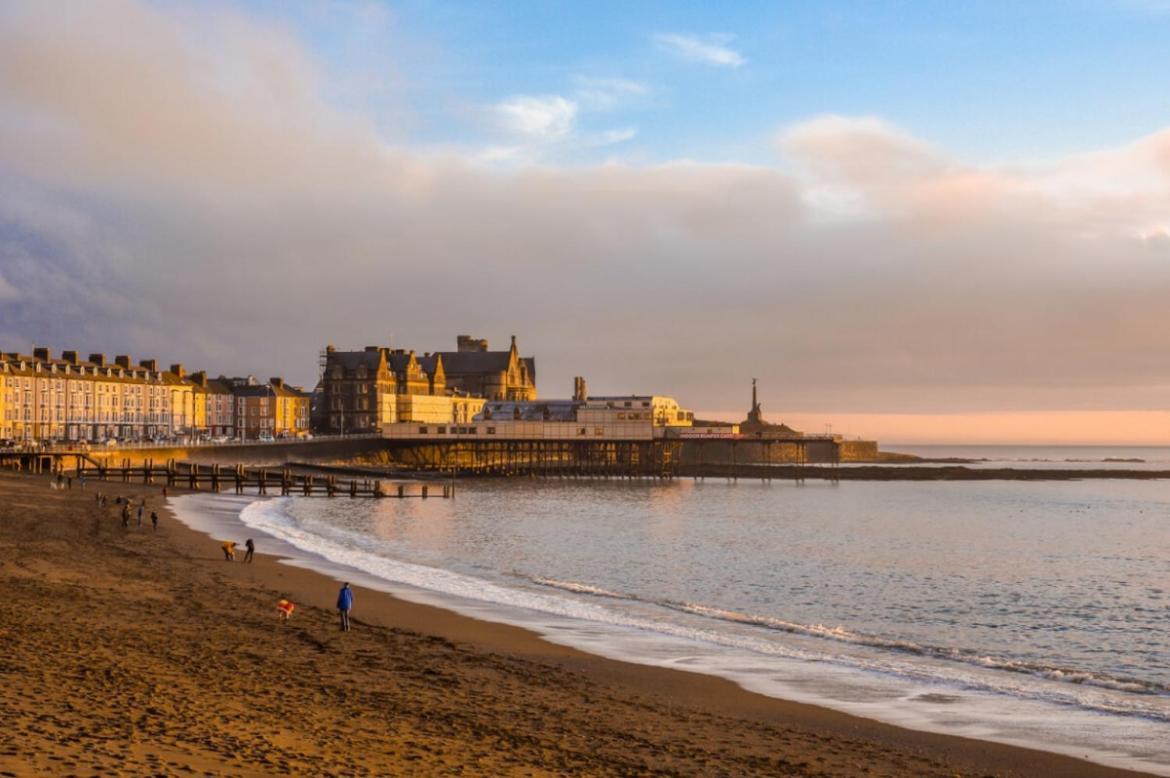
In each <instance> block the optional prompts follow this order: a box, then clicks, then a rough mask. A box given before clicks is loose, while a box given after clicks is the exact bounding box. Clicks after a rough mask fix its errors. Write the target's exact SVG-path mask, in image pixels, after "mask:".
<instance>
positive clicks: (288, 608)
mask: <svg viewBox="0 0 1170 778" xmlns="http://www.w3.org/2000/svg"><path fill="white" fill-rule="evenodd" d="M296 609H297V606H296V605H295V604H294V603H292V602H291V601H289V600H281V601H280V602H278V603H276V613H277V616H278V617H279V618H280V621H281V623H284V622H286V621H288V620H289V619H291V618H292V615H293V611H294V610H296Z"/></svg>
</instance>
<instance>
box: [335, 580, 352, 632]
mask: <svg viewBox="0 0 1170 778" xmlns="http://www.w3.org/2000/svg"><path fill="white" fill-rule="evenodd" d="M352 608H353V589H350V588H349V584H346V585H345V586H343V587H341V591H340V592H338V593H337V612H338V613H340V614H341V631H342V632H349V612H350V610H351V609H352Z"/></svg>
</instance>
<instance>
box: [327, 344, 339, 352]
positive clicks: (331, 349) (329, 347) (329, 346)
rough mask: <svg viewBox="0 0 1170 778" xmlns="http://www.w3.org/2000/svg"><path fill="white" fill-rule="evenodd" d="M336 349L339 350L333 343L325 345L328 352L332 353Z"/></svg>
mask: <svg viewBox="0 0 1170 778" xmlns="http://www.w3.org/2000/svg"><path fill="white" fill-rule="evenodd" d="M334 351H337V349H336V348H334V347H333V344H332V343H330V344H329V345H328V346H326V347H325V353H326V354H332V353H333V352H334Z"/></svg>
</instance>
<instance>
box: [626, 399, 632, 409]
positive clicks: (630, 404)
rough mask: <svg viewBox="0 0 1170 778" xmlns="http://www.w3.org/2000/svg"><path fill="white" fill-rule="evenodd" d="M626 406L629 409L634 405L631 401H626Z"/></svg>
mask: <svg viewBox="0 0 1170 778" xmlns="http://www.w3.org/2000/svg"><path fill="white" fill-rule="evenodd" d="M625 405H626V407H627V408H630V407H633V403H631V402H630V401H629V400H627V401H626V404H625Z"/></svg>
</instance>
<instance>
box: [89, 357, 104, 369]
mask: <svg viewBox="0 0 1170 778" xmlns="http://www.w3.org/2000/svg"><path fill="white" fill-rule="evenodd" d="M89 361H90V362H93V363H94V364H95V365H97V366H98V367H105V366H106V355H105V354H90V355H89Z"/></svg>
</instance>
